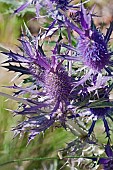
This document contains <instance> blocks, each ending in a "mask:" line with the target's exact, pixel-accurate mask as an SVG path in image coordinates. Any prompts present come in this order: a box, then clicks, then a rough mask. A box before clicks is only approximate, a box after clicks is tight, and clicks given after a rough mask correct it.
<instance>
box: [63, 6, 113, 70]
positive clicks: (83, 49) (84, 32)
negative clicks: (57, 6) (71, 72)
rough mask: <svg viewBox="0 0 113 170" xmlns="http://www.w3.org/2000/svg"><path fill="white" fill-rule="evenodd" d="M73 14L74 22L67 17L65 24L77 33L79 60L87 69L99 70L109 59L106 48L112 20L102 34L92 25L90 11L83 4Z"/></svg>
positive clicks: (112, 27) (112, 25)
mask: <svg viewBox="0 0 113 170" xmlns="http://www.w3.org/2000/svg"><path fill="white" fill-rule="evenodd" d="M75 16H76V18H77V19H76V18H75V22H74V21H73V20H71V19H69V18H67V21H66V24H67V25H68V26H70V27H71V28H72V30H74V31H76V32H77V33H78V34H79V37H78V41H77V47H76V51H77V55H78V57H79V61H82V63H83V64H84V65H85V66H87V67H88V68H89V69H92V70H94V71H96V72H101V70H102V69H103V68H105V67H106V65H108V64H109V60H110V55H111V52H110V51H109V50H108V41H109V39H110V35H111V33H112V30H113V22H112V23H111V24H110V27H109V28H108V30H107V32H106V35H105V36H104V35H103V33H101V31H99V30H98V29H97V28H96V26H95V25H94V22H93V17H92V16H93V14H92V11H90V12H88V11H87V10H86V9H85V8H84V6H83V4H81V8H80V10H79V11H77V13H76V15H75ZM70 20H71V21H70ZM76 20H77V23H79V26H77V23H76ZM75 60H76V58H75Z"/></svg>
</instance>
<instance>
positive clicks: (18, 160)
mask: <svg viewBox="0 0 113 170" xmlns="http://www.w3.org/2000/svg"><path fill="white" fill-rule="evenodd" d="M66 158H76V159H78V158H84V159H94V158H96V159H98V158H99V157H85V156H65V157H63V158H62V159H60V158H59V157H43V158H37V157H35V158H23V159H14V160H9V161H7V162H4V163H2V164H0V166H4V165H7V164H11V163H16V162H24V161H41V160H63V159H66ZM104 158H105V157H104Z"/></svg>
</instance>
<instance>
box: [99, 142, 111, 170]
mask: <svg viewBox="0 0 113 170" xmlns="http://www.w3.org/2000/svg"><path fill="white" fill-rule="evenodd" d="M105 153H106V155H107V156H108V158H100V159H99V161H98V164H101V165H103V170H111V169H113V151H112V149H111V146H110V145H109V144H108V145H106V146H105Z"/></svg>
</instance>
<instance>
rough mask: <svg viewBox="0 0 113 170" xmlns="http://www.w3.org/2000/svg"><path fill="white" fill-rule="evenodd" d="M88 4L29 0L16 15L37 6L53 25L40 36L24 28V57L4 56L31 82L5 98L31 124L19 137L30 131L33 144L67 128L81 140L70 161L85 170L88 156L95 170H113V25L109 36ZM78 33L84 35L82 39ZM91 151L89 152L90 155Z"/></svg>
mask: <svg viewBox="0 0 113 170" xmlns="http://www.w3.org/2000/svg"><path fill="white" fill-rule="evenodd" d="M86 2H87V1H85V2H82V1H81V2H80V3H79V4H75V5H73V4H72V1H71V0H70V1H69V0H66V1H63V0H45V1H37V0H34V1H33V0H29V1H26V2H25V3H23V4H22V5H21V6H20V7H19V8H18V9H16V10H15V11H14V14H15V15H16V13H19V12H21V11H23V10H24V9H25V8H27V7H28V6H30V5H31V4H34V5H35V7H36V15H37V19H39V18H40V19H43V17H41V16H40V9H41V8H43V7H44V8H45V10H46V13H47V16H45V18H46V17H50V18H51V19H52V23H51V24H50V25H49V26H48V27H46V28H45V29H46V33H45V32H43V31H41V29H40V31H39V32H38V34H37V35H36V36H33V35H32V34H31V32H30V30H29V28H28V27H27V26H26V24H24V26H25V28H24V30H23V31H22V36H21V37H20V39H19V41H20V43H21V45H20V47H19V49H20V52H18V53H15V52H13V51H3V52H2V53H3V54H5V55H6V56H7V57H8V59H7V61H5V62H4V63H3V64H2V66H3V67H5V68H6V69H8V70H9V71H14V72H16V73H19V77H20V76H22V78H23V77H24V75H25V78H23V81H22V83H21V85H17V84H14V85H13V86H7V87H6V88H12V89H14V90H15V91H14V94H13V96H10V95H7V94H5V93H2V92H0V95H3V96H7V97H9V98H11V99H13V100H16V101H18V102H19V103H21V105H20V104H19V107H18V109H17V110H14V111H13V114H14V115H22V116H23V117H25V119H24V120H23V121H22V122H20V123H19V124H18V125H17V126H16V127H14V128H13V131H14V135H15V136H17V135H19V134H20V136H22V135H23V134H24V133H26V132H27V133H28V134H29V136H28V142H30V141H31V140H33V139H34V138H35V137H36V135H39V134H40V133H41V132H43V133H46V131H47V130H48V129H49V128H51V127H57V128H61V127H63V128H64V129H65V130H68V131H69V133H72V134H74V136H75V140H74V141H71V142H70V143H69V144H67V147H66V148H65V149H64V150H62V153H63V154H64V151H66V154H68V156H76V155H77V156H78V158H80V159H77V161H78V164H77V163H76V162H77V161H75V159H73V160H74V161H75V163H74V164H73V165H74V166H75V168H76V167H78V169H80V164H83V159H82V157H84V158H85V157H86V158H87V159H89V160H90V163H91V161H93V167H90V169H91V168H92V169H93V168H94V166H95V169H96V167H97V168H98V166H99V164H102V165H103V167H104V169H105V170H107V169H108V168H109V167H108V166H109V164H110V166H111V167H113V166H112V158H111V157H112V155H113V154H112V149H111V144H112V137H111V135H112V129H113V128H112V123H111V122H112V121H113V118H112V114H113V102H112V99H111V92H112V89H113V75H112V74H113V73H112V70H113V68H112V63H113V61H112V55H113V52H112V51H111V48H110V44H109V43H108V42H109V41H110V37H111V34H112V31H113V21H111V23H110V25H109V28H108V29H107V31H106V34H105V35H103V33H102V32H101V30H99V29H98V28H97V27H96V25H95V24H94V17H96V15H95V14H93V10H94V9H92V10H91V11H89V10H88V9H86V8H85V6H84V3H86ZM50 11H52V12H50ZM98 19H99V18H98ZM64 30H65V34H64ZM50 32H51V33H50ZM73 32H74V33H77V34H78V37H77V38H76V37H75V36H74V34H73ZM51 38H53V39H54V38H55V40H54V45H53V46H52V47H50V49H51V50H49V49H48V51H47V49H45V46H44V43H45V42H47V41H48V45H50V44H51V41H52V40H51ZM72 39H74V41H73V40H72ZM73 42H74V43H73ZM47 52H49V53H47ZM108 118H109V119H108ZM99 120H102V121H103V125H104V126H103V128H102V129H101V130H102V133H103V132H105V138H106V139H105V140H104V142H103V143H102V142H101V143H100V141H99V139H98V137H96V132H95V131H94V129H95V126H96V122H97V121H99ZM52 133H54V132H52ZM104 145H105V146H104ZM94 148H95V149H94ZM97 148H98V149H100V150H101V149H102V151H103V152H104V153H106V154H107V156H108V158H104V159H103V158H100V156H101V155H102V153H101V154H100V153H99V152H97V151H96V150H97ZM85 150H87V151H89V152H88V153H87V155H86V156H85ZM81 155H82V157H81ZM92 155H94V156H92ZM93 157H94V158H93ZM106 160H107V161H106ZM95 162H96V164H95ZM106 162H107V163H106ZM90 163H89V164H90ZM90 165H91V164H90ZM70 168H71V165H70Z"/></svg>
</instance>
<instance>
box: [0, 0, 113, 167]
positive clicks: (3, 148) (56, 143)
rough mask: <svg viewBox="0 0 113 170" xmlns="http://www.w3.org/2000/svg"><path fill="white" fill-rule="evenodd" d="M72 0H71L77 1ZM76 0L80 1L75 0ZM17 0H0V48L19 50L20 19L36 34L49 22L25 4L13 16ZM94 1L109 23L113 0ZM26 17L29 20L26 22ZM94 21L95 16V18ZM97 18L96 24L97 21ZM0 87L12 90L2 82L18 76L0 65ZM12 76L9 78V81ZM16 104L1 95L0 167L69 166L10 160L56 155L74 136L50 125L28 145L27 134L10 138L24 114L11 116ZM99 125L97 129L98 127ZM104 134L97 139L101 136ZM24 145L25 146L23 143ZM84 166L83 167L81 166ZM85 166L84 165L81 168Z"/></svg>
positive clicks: (112, 15) (1, 56)
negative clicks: (21, 9) (37, 19)
mask: <svg viewBox="0 0 113 170" xmlns="http://www.w3.org/2000/svg"><path fill="white" fill-rule="evenodd" d="M76 2H77V1H75V2H74V3H76ZM78 2H79V1H78ZM21 3H22V2H21V1H19V0H0V50H2V47H3V49H4V48H6V49H13V50H15V51H18V49H17V46H16V45H19V42H18V41H17V39H18V38H19V37H20V35H21V27H22V25H23V21H24V22H25V23H27V25H28V27H29V29H30V30H31V32H32V33H33V35H36V34H37V33H38V29H39V25H40V24H41V25H42V26H43V24H45V23H47V22H49V21H46V20H45V19H43V21H42V20H39V21H36V20H35V19H34V20H30V19H31V18H33V17H34V16H35V14H34V12H35V10H34V8H32V7H31V8H27V9H26V10H24V12H22V13H21V14H19V15H16V16H14V15H13V11H14V9H16V8H17V7H18V6H20V5H21ZM94 3H96V7H95V8H96V12H97V14H99V15H101V16H103V19H101V20H100V23H101V21H102V22H103V23H107V24H108V23H109V22H110V21H111V20H112V19H113V10H112V9H113V3H112V0H95V1H91V2H89V3H88V5H89V6H92V5H93V4H94ZM28 21H29V22H28ZM96 22H97V20H96ZM100 23H98V22H97V24H100ZM3 61H5V56H4V55H2V54H0V63H2V62H3ZM0 73H1V74H0V91H4V92H7V93H9V94H10V93H11V92H12V91H11V90H9V89H6V88H4V87H3V86H7V85H12V84H13V83H14V82H16V83H17V84H19V83H20V82H21V80H18V81H17V80H16V78H15V79H14V77H15V76H16V74H15V73H13V72H8V71H7V70H6V69H3V68H1V67H0ZM11 80H12V81H11ZM16 108H17V103H16V102H15V101H12V100H7V98H5V97H1V96H0V170H59V169H60V168H61V167H62V170H69V169H70V168H69V167H68V166H64V167H63V165H64V164H65V162H66V160H67V159H65V160H59V159H54V160H40V161H37V160H28V161H21V160H20V161H18V162H13V161H14V160H16V159H25V158H31V159H32V158H36V157H38V158H43V157H56V156H57V155H58V151H59V149H61V148H63V147H65V146H66V143H68V142H70V141H72V140H74V139H76V136H74V135H72V134H71V133H70V132H69V131H66V130H65V129H63V128H59V129H58V128H54V127H53V128H50V129H49V130H47V131H46V133H45V134H40V135H39V136H37V137H36V138H35V139H34V140H33V141H31V142H30V143H29V145H27V134H25V135H24V136H23V137H22V138H21V139H19V137H16V138H14V139H13V132H12V131H11V129H12V127H14V126H15V125H16V124H17V122H18V121H19V120H21V119H23V118H21V117H20V116H16V117H13V115H12V113H11V112H10V111H9V110H14V109H16ZM100 126H101V124H100V122H98V124H97V126H96V128H95V131H98V133H97V136H98V137H100V133H101V132H100V130H101V129H102V128H103V127H100ZM97 129H100V130H97ZM104 137H105V136H104V135H102V137H100V140H103V139H104ZM26 145H27V146H26ZM8 161H12V163H10V164H3V163H4V162H8ZM81 170H83V169H81ZM84 170H85V168H84Z"/></svg>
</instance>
